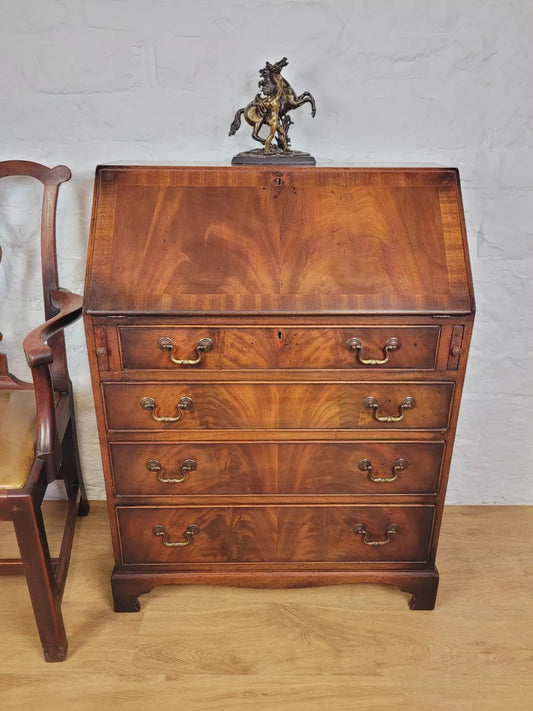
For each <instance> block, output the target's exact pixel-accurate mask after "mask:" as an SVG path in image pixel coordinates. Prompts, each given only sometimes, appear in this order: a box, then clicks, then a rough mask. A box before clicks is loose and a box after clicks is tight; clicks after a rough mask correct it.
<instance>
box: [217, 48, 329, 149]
mask: <svg viewBox="0 0 533 711" xmlns="http://www.w3.org/2000/svg"><path fill="white" fill-rule="evenodd" d="M288 63H289V62H288V61H287V57H283V59H281V60H280V61H279V62H276V63H275V64H270V62H267V63H266V65H265V68H264V69H261V70H260V71H259V74H260V75H261V80H260V82H259V89H260V90H261V92H260V93H259V94H256V95H255V98H254V100H253V101H251V102H250V103H249V104H248V105H247V106H245V107H244V108H242V109H239V110H238V111H237V113H236V114H235V118H234V119H233V121H232V123H231V126H230V130H229V135H230V136H233V135H234V134H235V133H236V132H237V131H238V130H239V128H240V126H241V117H242V116H243V115H244V119H245V121H246V122H247V123H248V124H249V125H250V126H252V129H253V130H252V138H253V139H254V140H256V141H259V142H260V143H262V144H263V145H264V146H265V148H264V151H265V153H269V152H270V146H271V143H272V140H273V139H274V136H276V143H277V146H278V149H280V150H281V151H284V152H286V151H288V150H289V145H290V139H289V136H288V132H289V126H290V125H291V123H292V121H291V118H290V116H289V115H288V112H289V111H292V110H293V109H297V108H298V107H299V106H302V105H303V104H305V103H309V104H311V116H313V117H314V116H315V114H316V105H315V99H314V97H313V95H312V94H311V93H310V92H309V91H304V92H303V94H300V95H299V96H298V95H297V94H296V92H295V91H294V89H293V88H292V86H291V85H290V84H289V82H288V81H287V80H286V79H285V78H284V77H282V76H281V70H282V69H283V68H284V67H286V66H287V64H288ZM263 126H268V128H269V134H268V136H267V137H266V138H262V137H261V136H260V135H259V132H260V130H261V129H262V128H263ZM276 134H277V135H276Z"/></svg>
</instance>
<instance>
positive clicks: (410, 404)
mask: <svg viewBox="0 0 533 711" xmlns="http://www.w3.org/2000/svg"><path fill="white" fill-rule="evenodd" d="M363 407H364V408H365V410H372V411H373V413H374V419H375V420H377V421H378V422H399V421H400V420H403V418H404V415H405V412H406V410H412V409H413V408H414V407H416V400H415V399H414V397H404V399H403V400H402V402H401V404H400V406H399V408H398V413H399V414H398V415H397V416H393V415H378V409H379V402H378V401H377V398H375V397H365V399H364V400H363Z"/></svg>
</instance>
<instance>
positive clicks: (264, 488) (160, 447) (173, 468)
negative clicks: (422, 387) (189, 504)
mask: <svg viewBox="0 0 533 711" xmlns="http://www.w3.org/2000/svg"><path fill="white" fill-rule="evenodd" d="M110 450H111V458H112V461H113V470H114V479H115V487H116V493H117V495H119V496H140V497H146V496H170V497H179V496H183V495H185V496H187V495H205V494H212V495H224V494H226V495H227V494H248V495H258V494H259V495H261V494H301V495H310V494H329V495H332V494H337V495H345V494H382V495H383V496H387V495H389V494H398V493H406V494H414V493H422V494H429V493H435V492H436V490H437V481H438V477H439V472H440V464H441V456H442V451H443V443H441V442H401V441H400V442H327V443H324V442H306V443H292V442H291V443H289V442H284V443H275V442H273V443H268V444H267V443H261V442H257V443H235V442H227V443H226V442H225V443H216V442H209V443H207V442H206V443H205V444H202V445H199V444H196V443H194V442H188V443H185V444H181V443H180V444H178V443H176V444H160V443H155V442H151V443H139V444H137V443H130V442H128V443H113V444H111V445H110ZM188 459H194V460H195V462H196V469H195V470H194V471H192V472H188V473H187V474H186V477H185V479H184V480H183V481H182V482H177V483H176V482H161V481H160V480H159V479H158V473H157V472H154V471H150V470H149V469H148V468H147V466H146V463H147V462H149V461H150V460H157V461H159V462H160V464H161V478H163V479H175V478H181V475H182V474H181V465H182V463H183V462H184V461H185V460H188ZM363 459H368V460H369V461H371V462H372V466H373V467H374V472H373V476H374V477H380V478H392V477H393V476H394V472H393V467H394V463H395V461H396V460H397V459H404V460H405V461H406V462H407V464H406V468H405V469H404V470H403V471H401V472H400V473H399V474H398V476H397V478H396V479H395V480H394V481H389V482H375V481H372V480H371V479H370V477H369V474H368V472H365V471H361V469H359V467H358V464H359V462H360V461H361V460H363Z"/></svg>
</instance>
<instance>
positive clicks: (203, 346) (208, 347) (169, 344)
mask: <svg viewBox="0 0 533 711" xmlns="http://www.w3.org/2000/svg"><path fill="white" fill-rule="evenodd" d="M157 345H158V346H159V348H160V349H161V350H162V351H170V353H169V356H170V360H171V361H172V362H173V363H175V364H176V365H198V363H199V362H200V361H201V360H202V355H203V354H204V353H210V352H211V351H212V350H213V348H214V347H215V343H214V341H213V340H212V339H211V338H200V340H199V341H198V344H197V346H196V352H197V353H198V357H197V358H195V359H194V360H187V359H181V358H175V357H174V341H173V340H172V338H169V337H168V336H163V337H162V338H160V339H159V340H158V342H157Z"/></svg>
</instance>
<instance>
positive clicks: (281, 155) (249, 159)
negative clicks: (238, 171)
mask: <svg viewBox="0 0 533 711" xmlns="http://www.w3.org/2000/svg"><path fill="white" fill-rule="evenodd" d="M231 165H316V160H315V158H314V156H312V155H311V154H310V153H304V152H303V151H282V150H281V148H277V147H274V146H271V148H270V151H269V152H268V153H265V151H264V150H263V149H262V148H254V149H253V150H251V151H243V152H242V153H237V155H236V156H233V158H232V160H231Z"/></svg>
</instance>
